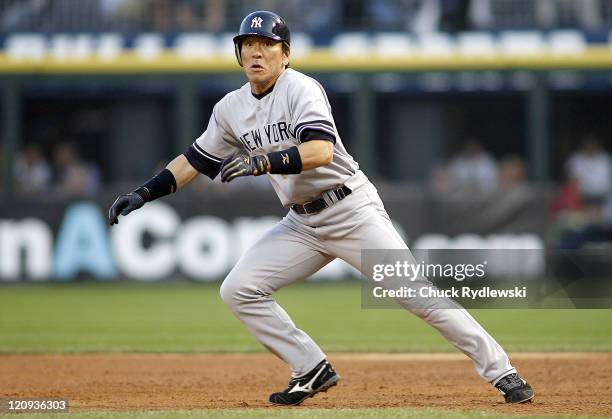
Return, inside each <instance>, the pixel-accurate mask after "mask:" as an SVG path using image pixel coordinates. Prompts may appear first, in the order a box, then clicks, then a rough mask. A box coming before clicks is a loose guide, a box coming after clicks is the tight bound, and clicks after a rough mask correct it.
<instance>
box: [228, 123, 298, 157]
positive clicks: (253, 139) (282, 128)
mask: <svg viewBox="0 0 612 419" xmlns="http://www.w3.org/2000/svg"><path fill="white" fill-rule="evenodd" d="M262 131H263V132H264V136H263V137H262V134H261V133H262ZM292 132H293V131H292V129H291V124H289V123H287V122H283V121H279V122H275V123H273V124H266V125H264V127H263V129H261V128H256V129H254V130H251V131H249V132H246V133H244V134H242V135H241V136H240V137H238V139H239V140H240V142H241V143H242V145H244V148H246V149H247V151H248V152H249V153H250V152H252V151H255V150H258V149H260V150H262V149H263V150H265V145H266V144H267V145H272V144H273V143H279V142H280V143H282V142H285V141H287V140H289V139H291V138H293V139H295V136H294V135H293V134H292ZM266 141H267V142H266ZM265 151H267V150H265Z"/></svg>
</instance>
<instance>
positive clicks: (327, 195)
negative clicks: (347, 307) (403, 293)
mask: <svg viewBox="0 0 612 419" xmlns="http://www.w3.org/2000/svg"><path fill="white" fill-rule="evenodd" d="M234 44H235V52H236V58H237V59H238V63H239V64H240V66H242V67H243V69H244V72H245V74H246V77H247V79H248V83H246V84H245V85H243V86H242V87H241V88H240V89H237V90H235V91H233V92H230V93H229V94H227V95H226V96H225V97H224V98H223V99H221V100H220V101H219V102H218V103H217V104H216V105H215V107H214V109H213V112H212V115H211V117H210V120H209V122H208V127H207V128H206V131H204V133H203V134H202V135H201V136H200V137H199V138H197V139H196V140H195V142H194V143H193V144H192V145H191V146H190V147H189V149H188V150H187V151H186V152H185V153H184V154H182V155H179V156H178V157H176V158H175V159H174V160H172V161H171V162H170V163H169V164H168V166H167V167H166V168H165V169H164V170H162V171H161V172H160V173H158V174H157V175H156V176H154V177H153V178H152V179H150V180H149V181H147V182H146V183H145V184H144V185H142V186H141V187H139V188H138V189H136V190H134V191H133V192H131V193H128V194H125V195H121V196H119V197H118V198H117V199H116V200H115V202H114V203H113V205H112V206H111V208H110V210H109V223H110V225H113V224H116V223H118V216H119V214H121V215H124V216H125V215H128V214H129V213H130V212H132V211H134V210H136V209H138V208H140V207H142V206H143V205H144V204H145V203H146V202H149V201H152V200H154V199H157V198H160V197H162V196H164V195H167V194H170V193H173V192H176V191H177V190H178V189H180V188H181V187H183V186H185V185H186V184H187V183H189V182H191V181H192V180H193V179H194V178H195V177H196V176H198V174H199V173H203V174H205V175H207V176H209V177H210V178H211V179H214V178H215V177H216V176H217V175H218V174H219V173H220V174H221V180H222V181H223V182H231V181H233V180H236V179H237V178H239V177H241V176H261V175H264V174H267V175H268V177H269V179H270V181H271V183H272V185H273V187H274V189H275V191H276V193H277V194H278V197H279V199H280V201H281V202H282V204H283V205H284V206H285V207H287V208H288V209H289V210H288V213H287V215H286V216H285V218H283V220H282V221H280V222H279V223H278V224H277V225H276V226H275V227H274V228H272V230H270V231H269V232H267V233H266V234H265V235H264V236H263V237H262V238H261V239H260V240H259V241H258V242H257V243H256V244H255V245H254V246H253V247H252V248H251V249H249V250H248V251H247V252H246V253H245V254H244V255H243V256H242V257H241V259H240V260H239V261H238V263H237V264H236V266H235V267H234V268H233V269H232V271H231V272H230V273H229V274H228V276H227V277H226V278H225V280H224V282H223V284H222V286H221V297H222V298H223V301H224V302H225V303H226V304H227V306H228V307H229V308H230V310H231V311H232V312H233V313H234V314H235V315H236V317H237V318H238V319H239V320H240V321H241V322H242V323H244V325H245V326H246V327H247V328H248V329H249V331H250V332H251V333H252V334H253V335H254V336H255V338H257V340H258V341H259V342H260V343H261V344H262V345H263V346H265V347H266V348H267V349H268V350H270V351H271V352H272V353H274V354H275V355H277V356H278V357H279V358H281V359H282V360H283V361H285V362H286V363H287V364H288V365H289V366H290V368H291V373H292V378H291V380H290V382H289V385H288V386H287V388H286V389H285V390H283V391H279V392H276V393H273V394H271V395H270V399H269V400H270V402H271V403H273V404H279V405H298V404H300V403H302V402H303V401H304V400H305V399H307V398H309V397H312V396H314V395H315V394H316V393H318V392H320V391H326V390H327V389H328V388H330V387H332V386H334V385H336V383H337V382H338V380H339V379H340V377H339V376H338V374H336V372H335V371H334V369H333V368H332V366H331V364H330V363H329V362H328V361H327V360H326V356H325V354H324V353H323V351H322V350H321V348H320V347H319V346H318V345H317V344H316V343H315V342H314V341H313V340H312V338H311V337H310V336H308V335H307V334H306V333H305V332H304V331H302V330H300V329H298V328H297V327H296V325H295V324H294V323H293V321H292V320H291V318H290V317H289V315H288V314H287V313H286V312H285V311H284V310H283V309H282V307H281V306H280V305H278V303H277V302H276V301H275V300H274V299H273V298H272V295H273V294H274V292H275V291H277V290H278V289H280V288H281V287H283V286H285V285H289V284H292V283H294V282H297V281H301V280H303V279H304V278H307V277H308V276H310V275H312V274H314V273H315V272H317V271H318V270H319V269H321V268H322V267H324V266H325V265H326V264H328V263H329V262H331V261H332V260H334V259H335V258H341V259H343V260H345V261H346V262H348V263H350V264H351V265H352V266H354V267H355V268H357V269H359V270H361V268H362V266H361V250H362V249H407V246H406V244H405V243H404V242H403V240H402V238H401V237H400V235H399V234H398V233H397V231H396V230H395V228H394V227H393V225H392V223H391V221H390V219H389V216H388V215H387V213H386V211H385V208H384V207H383V203H382V202H381V200H380V198H379V196H378V193H377V191H376V188H375V187H374V186H373V185H372V183H370V181H369V180H368V178H367V177H366V175H365V174H364V173H363V172H362V171H361V170H359V166H358V165H357V163H356V162H355V160H353V158H352V157H351V156H350V154H348V153H347V151H346V149H345V148H344V145H343V144H342V140H341V138H340V135H339V134H338V130H337V129H336V125H335V123H334V118H333V117H332V112H331V108H330V104H329V101H328V99H327V95H326V93H325V90H324V89H323V87H322V86H321V85H320V84H319V83H318V82H317V81H316V80H314V79H312V78H310V77H308V76H306V75H304V74H302V73H300V72H298V71H296V70H293V69H291V68H289V57H290V33H289V28H288V26H287V24H286V23H285V21H284V20H283V19H282V18H281V17H280V16H278V15H277V14H275V13H272V12H268V11H257V12H253V13H251V14H249V15H248V16H246V17H245V18H244V20H243V21H242V24H241V25H240V31H239V33H238V35H237V36H236V37H235V38H234ZM397 301H398V303H399V304H400V305H401V306H402V307H404V308H406V309H407V310H409V311H411V312H412V313H414V314H416V315H417V316H419V317H421V318H422V319H423V320H425V321H426V322H427V323H429V324H430V325H431V326H433V327H434V328H436V329H437V330H438V331H439V332H440V333H441V334H442V335H443V336H444V337H445V338H446V339H448V341H449V342H451V343H452V344H453V345H454V346H455V347H457V348H458V349H459V350H461V351H463V352H464V353H465V354H466V355H467V356H469V357H470V358H471V359H472V360H473V362H474V365H475V368H476V371H477V372H478V374H479V375H480V376H481V377H482V378H483V379H485V380H487V381H488V382H490V383H492V384H493V385H494V386H495V387H496V388H498V389H499V390H500V392H501V393H502V394H503V395H504V397H505V400H506V402H509V403H522V402H525V401H528V400H530V399H531V398H532V397H533V391H532V389H531V387H530V386H529V384H527V382H525V381H524V380H523V379H521V378H520V377H519V376H518V375H517V372H516V369H515V368H514V367H513V366H512V365H511V364H510V360H509V359H508V356H507V355H506V353H505V352H504V350H503V349H502V348H501V347H500V346H499V344H498V343H497V342H496V341H495V340H494V339H493V338H492V337H491V336H490V335H489V334H488V333H487V332H486V331H485V330H484V329H483V328H482V327H481V326H480V325H479V324H478V323H477V322H476V320H474V318H472V316H471V315H470V314H469V313H468V312H467V311H466V310H464V309H462V308H461V309H423V308H419V307H415V304H414V302H413V301H411V299H410V298H404V299H398V300H397Z"/></svg>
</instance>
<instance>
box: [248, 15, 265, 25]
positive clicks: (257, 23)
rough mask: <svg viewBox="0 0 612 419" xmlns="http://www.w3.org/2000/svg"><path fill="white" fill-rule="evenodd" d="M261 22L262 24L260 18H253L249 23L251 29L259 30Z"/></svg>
mask: <svg viewBox="0 0 612 419" xmlns="http://www.w3.org/2000/svg"><path fill="white" fill-rule="evenodd" d="M262 22H263V19H262V18H260V17H259V16H255V17H254V18H253V20H252V21H251V28H261V23H262Z"/></svg>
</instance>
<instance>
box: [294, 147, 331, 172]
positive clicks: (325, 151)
mask: <svg viewBox="0 0 612 419" xmlns="http://www.w3.org/2000/svg"><path fill="white" fill-rule="evenodd" d="M298 151H299V152H300V159H301V160H302V170H308V169H315V168H317V167H319V166H327V165H328V164H330V163H331V162H332V161H333V159H334V144H333V143H332V142H330V141H327V140H311V141H308V142H306V143H302V144H300V145H299V146H298Z"/></svg>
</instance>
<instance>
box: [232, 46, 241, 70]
mask: <svg viewBox="0 0 612 419" xmlns="http://www.w3.org/2000/svg"><path fill="white" fill-rule="evenodd" d="M241 50H242V42H240V41H238V42H235V43H234V52H235V53H236V59H237V60H238V64H240V67H242V57H241V56H240V55H241V54H240V53H241Z"/></svg>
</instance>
